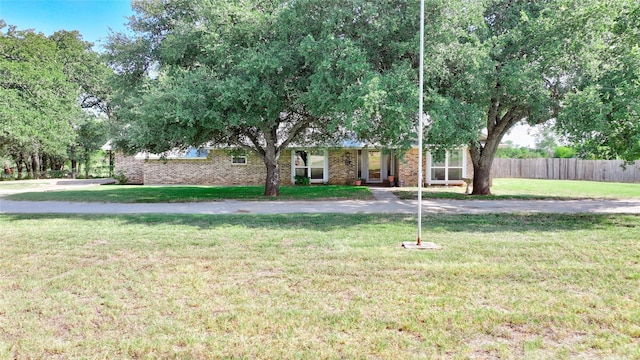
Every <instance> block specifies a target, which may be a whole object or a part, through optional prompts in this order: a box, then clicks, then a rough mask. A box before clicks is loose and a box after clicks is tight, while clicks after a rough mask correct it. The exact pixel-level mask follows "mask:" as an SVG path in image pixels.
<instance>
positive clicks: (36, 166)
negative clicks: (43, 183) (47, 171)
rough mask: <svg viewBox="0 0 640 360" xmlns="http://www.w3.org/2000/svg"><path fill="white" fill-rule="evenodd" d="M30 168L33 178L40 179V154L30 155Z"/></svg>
mask: <svg viewBox="0 0 640 360" xmlns="http://www.w3.org/2000/svg"><path fill="white" fill-rule="evenodd" d="M31 163H32V164H31V168H32V169H33V178H34V179H40V156H38V154H33V155H32V156H31Z"/></svg>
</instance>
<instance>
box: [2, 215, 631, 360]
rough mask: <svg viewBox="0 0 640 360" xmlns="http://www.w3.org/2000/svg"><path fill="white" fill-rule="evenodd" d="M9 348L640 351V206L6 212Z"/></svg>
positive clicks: (387, 353)
mask: <svg viewBox="0 0 640 360" xmlns="http://www.w3.org/2000/svg"><path fill="white" fill-rule="evenodd" d="M0 229H2V237H1V240H0V294H1V295H0V314H1V316H0V358H259V359H277V358H300V359H309V358H328V359H338V358H346V359H354V358H356V359H358V358H377V359H410V358H426V359H430V358H447V359H468V358H481V359H485V358H505V359H516V358H517V359H521V358H525V359H570V358H582V359H591V358H594V359H595V358H598V359H599V358H609V359H633V358H640V305H639V304H640V261H639V260H640V258H639V257H638V254H640V242H639V240H638V239H640V217H639V216H629V215H549V214H547V215H541V214H533V215H504V214H502V215H495V216H494V215H485V216H478V215H450V216H449V215H447V216H433V217H425V218H424V231H423V234H424V238H425V239H426V240H428V241H434V242H436V243H438V244H439V245H441V246H442V250H439V251H430V252H412V251H407V250H403V249H402V248H401V247H400V243H401V242H402V241H410V240H413V239H415V232H416V229H415V219H413V217H412V216H403V215H384V216H376V215H344V214H336V215H311V214H292V215H229V216H209V215H185V216H177V215H176V216H174V215H139V216H134V215H131V216H89V215H72V216H69V215H58V216H56V215H41V214H39V215H0Z"/></svg>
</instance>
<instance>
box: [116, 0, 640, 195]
mask: <svg viewBox="0 0 640 360" xmlns="http://www.w3.org/2000/svg"><path fill="white" fill-rule="evenodd" d="M133 7H134V10H136V13H137V15H136V16H134V17H132V18H131V21H130V24H129V26H130V28H131V29H132V30H133V31H134V36H132V37H127V36H124V35H122V34H114V35H113V36H112V37H111V39H110V43H109V45H108V46H107V48H108V50H109V54H110V65H111V66H112V67H113V68H114V69H115V70H116V71H117V72H118V73H119V76H118V77H117V79H116V81H117V83H116V85H115V86H114V88H116V89H117V90H118V93H117V94H116V95H115V96H114V101H113V104H114V109H115V114H116V115H117V120H118V122H119V123H120V124H119V129H120V131H121V134H120V135H121V136H120V137H119V139H118V140H119V141H118V144H119V145H120V146H121V147H122V148H124V149H128V150H129V151H139V150H149V151H152V152H163V151H166V150H170V149H173V148H175V147H186V146H201V145H204V144H220V145H226V146H233V147H240V148H245V149H247V150H250V151H253V152H255V153H256V154H258V155H259V156H260V157H261V158H262V159H263V160H264V162H265V166H266V168H267V179H266V187H265V194H267V195H276V194H277V193H278V184H279V171H278V158H279V156H280V154H281V153H282V151H283V149H284V148H286V147H287V146H288V145H291V144H306V143H314V142H315V143H318V142H322V143H325V144H326V143H328V142H330V141H338V140H339V139H342V138H345V137H351V138H354V137H355V138H358V139H361V140H368V141H371V142H374V143H376V144H378V145H380V146H394V147H399V148H405V149H406V148H408V147H409V146H411V145H412V144H415V142H416V140H417V139H416V135H415V126H416V120H417V102H418V101H417V100H418V99H417V81H418V80H417V79H418V74H417V68H418V60H419V59H418V27H419V2H417V1H405V0H381V1H375V2H371V1H365V0H348V1H338V0H326V1H320V0H299V1H293V2H283V1H278V0H263V1H232V0H227V1H216V2H215V3H214V2H213V1H210V0H196V1H186V0H173V1H170V0H147V1H134V2H133ZM637 8H638V5H637V4H634V3H633V2H632V1H631V0H616V1H612V2H607V5H606V6H605V5H602V2H600V1H595V0H587V1H583V2H575V1H572V0H542V1H528V0H527V1H525V0H489V1H480V0H472V1H468V0H464V1H463V0H460V1H447V2H443V1H439V0H428V1H426V12H425V13H426V21H425V23H426V27H425V29H426V31H427V34H426V36H425V39H426V44H425V60H426V61H425V65H426V66H425V84H424V85H425V89H426V91H425V99H424V100H425V109H426V111H427V112H428V114H429V115H430V117H431V120H432V121H431V122H430V128H429V131H428V132H427V135H426V139H425V142H426V143H428V144H431V146H432V149H433V150H439V149H446V148H451V147H453V146H460V145H464V144H467V145H468V147H469V149H470V153H471V158H472V162H473V166H474V184H473V185H474V187H473V189H474V194H477V195H482V194H489V193H490V186H489V185H490V181H489V180H490V178H489V176H490V169H491V165H492V162H493V158H494V157H495V153H496V150H497V148H498V145H499V143H500V141H501V140H502V138H503V136H504V135H505V134H506V133H507V132H508V130H509V129H511V128H512V127H513V126H514V125H515V124H516V123H518V122H520V121H523V120H524V121H526V122H528V123H529V124H532V125H533V124H540V123H545V122H547V121H549V120H551V119H556V123H557V124H558V126H559V128H560V129H564V131H565V132H566V134H570V135H573V136H574V141H576V142H577V141H578V140H580V139H582V140H584V139H589V140H590V141H588V142H587V141H585V142H584V144H585V146H587V145H589V146H591V147H592V148H593V147H597V148H598V149H607V151H614V150H613V149H619V150H620V151H617V152H615V154H616V156H625V157H629V156H633V155H634V152H633V151H626V152H624V151H622V149H624V146H623V145H627V147H626V148H627V149H633V147H630V146H628V145H629V143H631V144H636V145H637V144H638V125H637V124H638V121H636V120H637V109H636V108H637V105H635V104H636V103H637V98H638V97H637V90H638V80H637V79H638V77H637V75H638V73H637V71H638V70H637V69H638V66H636V65H637V59H638V56H637V54H638V46H637V40H638V20H637V14H638V10H637ZM601 10H602V11H601ZM608 57H614V58H615V60H613V61H609V62H607V60H606V59H607V58H608ZM592 100H597V101H592ZM586 103H588V104H589V106H583V104H586ZM607 109H610V110H607ZM482 131H485V132H486V137H485V139H481V136H480V134H481V132H482ZM600 135H602V136H600ZM592 139H593V141H591V140H592ZM596 139H599V140H596ZM621 139H622V140H621ZM636 148H637V146H636ZM634 151H635V150H634Z"/></svg>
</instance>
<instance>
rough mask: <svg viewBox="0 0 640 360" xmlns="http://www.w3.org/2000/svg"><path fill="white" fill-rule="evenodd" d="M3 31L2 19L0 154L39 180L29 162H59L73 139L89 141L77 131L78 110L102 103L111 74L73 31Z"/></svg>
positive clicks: (35, 164)
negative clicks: (46, 33)
mask: <svg viewBox="0 0 640 360" xmlns="http://www.w3.org/2000/svg"><path fill="white" fill-rule="evenodd" d="M5 28H7V27H6V24H5V23H4V21H1V20H0V30H2V32H0V127H1V128H2V131H1V132H0V151H1V152H3V153H7V154H9V155H10V156H11V157H12V158H13V159H14V160H15V161H16V162H18V163H21V164H22V163H26V164H27V165H29V166H30V167H31V171H32V173H33V174H34V176H38V171H37V170H38V169H36V168H35V167H36V166H37V165H38V164H37V163H36V161H33V162H34V164H33V166H31V162H32V160H33V159H38V158H42V159H47V160H48V162H49V163H52V162H55V163H57V164H61V163H63V162H64V159H65V158H66V155H67V154H66V152H67V149H68V147H69V146H71V145H72V144H73V143H74V142H75V141H76V139H79V140H78V141H80V142H86V141H87V139H86V138H84V134H83V133H82V131H80V132H79V133H78V132H76V130H78V129H81V128H82V126H80V125H81V124H79V123H78V119H81V118H83V116H84V115H83V112H82V111H81V108H83V107H84V108H88V107H93V106H95V105H97V104H98V103H99V102H100V101H98V99H97V97H96V95H97V94H98V93H99V91H98V89H102V90H103V92H104V91H106V90H105V88H104V85H105V84H104V79H105V77H106V75H107V74H108V71H109V70H108V68H107V67H106V66H104V65H103V64H102V63H101V60H100V58H99V57H98V55H97V54H96V53H94V52H92V51H91V44H89V43H87V42H85V41H83V40H82V36H81V35H80V34H79V33H78V32H77V31H72V32H69V31H64V30H61V31H58V32H56V33H54V34H53V35H51V36H49V37H46V36H44V35H43V34H42V33H36V32H34V31H31V30H26V31H20V30H17V29H16V27H14V26H9V27H8V28H7V29H6V30H5ZM103 144H104V143H103ZM100 145H102V144H100ZM94 148H95V147H94ZM42 165H43V166H44V164H42ZM43 170H46V169H43Z"/></svg>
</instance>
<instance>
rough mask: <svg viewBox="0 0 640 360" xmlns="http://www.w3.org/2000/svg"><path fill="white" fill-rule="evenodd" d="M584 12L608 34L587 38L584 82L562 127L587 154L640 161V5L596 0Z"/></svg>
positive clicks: (620, 0)
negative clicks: (596, 0) (598, 0)
mask: <svg viewBox="0 0 640 360" xmlns="http://www.w3.org/2000/svg"><path fill="white" fill-rule="evenodd" d="M582 15H583V16H589V19H590V23H591V24H590V27H589V28H590V30H591V33H592V34H597V33H601V34H606V36H591V37H589V38H588V41H586V42H585V45H584V46H585V53H586V54H587V56H584V57H583V58H581V59H580V60H581V62H580V65H581V66H580V69H579V75H580V80H581V81H580V82H579V83H577V84H576V87H575V88H574V90H573V91H572V92H571V93H569V94H568V96H567V98H566V100H565V107H566V108H565V109H564V111H563V112H562V113H561V114H560V117H559V123H558V125H559V126H558V127H559V129H560V131H561V132H562V133H563V134H564V135H566V136H567V137H568V139H569V140H570V141H571V142H573V143H574V144H576V146H577V147H578V149H579V152H580V153H581V154H582V156H587V155H590V156H593V157H595V158H604V159H617V158H619V159H624V160H627V161H632V160H636V159H640V81H639V79H640V70H639V69H640V45H639V44H640V4H639V3H638V2H637V1H631V0H618V1H613V2H610V3H609V2H608V3H606V4H605V3H602V2H590V4H589V6H587V7H585V8H584V12H583V14H582ZM596 26H597V27H596ZM594 28H595V29H594Z"/></svg>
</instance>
